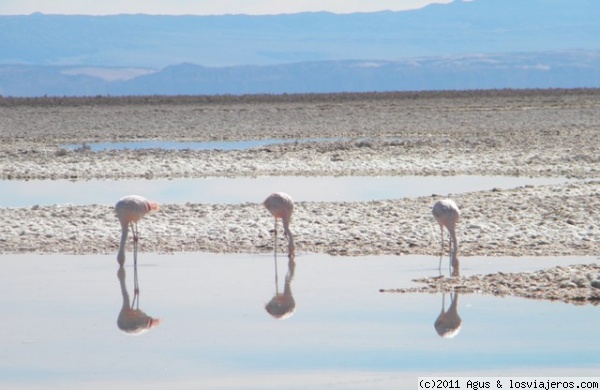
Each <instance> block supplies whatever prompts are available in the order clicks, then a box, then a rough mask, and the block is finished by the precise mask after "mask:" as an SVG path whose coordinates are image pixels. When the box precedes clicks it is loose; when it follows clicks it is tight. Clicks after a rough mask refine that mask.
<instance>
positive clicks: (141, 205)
mask: <svg viewBox="0 0 600 390" xmlns="http://www.w3.org/2000/svg"><path fill="white" fill-rule="evenodd" d="M158 209H159V207H158V204H157V203H155V202H151V201H149V200H147V199H145V198H143V197H141V196H138V195H129V196H126V197H124V198H121V199H119V201H118V202H117V204H116V205H115V213H116V214H117V218H118V219H119V222H121V243H120V244H119V253H118V254H117V261H118V262H119V265H120V266H121V267H123V264H125V243H126V242H127V234H128V233H129V228H131V231H132V234H133V249H134V252H136V251H137V242H138V238H139V236H138V228H137V221H139V220H140V219H142V218H143V217H144V215H146V214H148V213H149V212H150V211H152V210H158ZM136 258H137V256H134V261H135V260H136Z"/></svg>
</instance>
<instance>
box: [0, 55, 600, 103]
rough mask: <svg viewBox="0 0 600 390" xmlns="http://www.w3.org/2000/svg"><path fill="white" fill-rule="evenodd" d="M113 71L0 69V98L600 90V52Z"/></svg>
mask: <svg viewBox="0 0 600 390" xmlns="http://www.w3.org/2000/svg"><path fill="white" fill-rule="evenodd" d="M124 71H127V72H129V73H128V74H130V73H131V72H132V71H131V69H125V70H124ZM118 72H119V69H118V68H89V67H88V68H78V67H72V66H69V67H67V66H52V67H50V66H45V67H39V66H24V65H19V66H16V65H5V66H1V65H0V94H2V95H4V96H17V97H27V96H44V95H48V96H96V95H112V96H122V95H213V94H256V93H270V94H280V93H332V92H368V91H415V90H462V89H496V88H497V89H501V88H600V51H559V52H544V53H505V54H497V55H476V56H448V57H426V58H414V59H410V60H404V61H362V60H344V61H314V62H303V63H294V64H284V65H265V66H237V67H223V68H209V67H204V66H199V65H193V64H180V65H173V66H168V67H166V68H164V69H162V70H160V71H157V72H154V73H148V71H147V70H139V73H140V74H141V75H140V76H137V77H131V76H128V77H122V78H117V79H114V78H112V79H110V80H107V79H106V78H100V77H98V76H90V75H89V74H95V75H98V74H105V73H110V74H113V75H114V74H118ZM85 73H87V74H85Z"/></svg>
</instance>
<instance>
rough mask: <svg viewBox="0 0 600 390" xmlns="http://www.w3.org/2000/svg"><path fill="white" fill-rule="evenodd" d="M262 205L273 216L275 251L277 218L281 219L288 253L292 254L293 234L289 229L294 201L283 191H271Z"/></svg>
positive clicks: (293, 246)
mask: <svg viewBox="0 0 600 390" xmlns="http://www.w3.org/2000/svg"><path fill="white" fill-rule="evenodd" d="M263 206H265V208H266V209H267V210H269V212H270V213H271V215H272V216H273V217H274V218H275V251H277V219H279V218H281V220H282V221H283V233H284V235H285V236H286V237H287V238H288V255H289V256H292V255H294V253H295V251H296V247H295V245H294V236H293V234H292V232H291V231H290V220H291V219H292V213H293V212H294V201H293V200H292V198H291V197H290V196H289V195H287V194H284V193H283V192H275V193H272V194H271V195H269V196H268V197H267V199H265V201H264V202H263Z"/></svg>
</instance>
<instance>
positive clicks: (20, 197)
mask: <svg viewBox="0 0 600 390" xmlns="http://www.w3.org/2000/svg"><path fill="white" fill-rule="evenodd" d="M564 182H566V179H564V178H529V177H504V176H466V175H465V176H342V177H302V176H291V177H290V176H275V177H256V178H243V177H242V178H223V177H216V178H198V179H173V180H169V179H153V180H145V179H138V180H89V181H75V182H73V181H68V180H29V181H14V180H2V181H0V207H27V206H32V205H36V204H37V205H52V204H66V203H70V204H77V205H85V204H113V203H114V202H115V201H116V200H117V199H120V198H121V197H123V196H124V195H129V194H139V195H143V196H145V197H146V198H149V199H153V200H155V201H157V202H159V203H163V204H170V203H186V202H193V203H211V204H216V203H220V204H223V203H224V204H236V203H244V202H253V203H257V202H262V201H263V200H264V198H265V197H266V196H267V195H268V194H269V193H271V192H275V191H284V192H287V193H288V194H290V195H291V196H292V198H293V199H294V200H295V201H312V202H343V201H346V202H352V201H361V202H363V201H370V200H383V199H397V198H404V197H418V196H430V195H432V194H439V195H449V194H452V193H463V192H472V191H482V190H491V189H493V188H501V189H508V188H515V187H518V186H524V185H544V184H559V183H564Z"/></svg>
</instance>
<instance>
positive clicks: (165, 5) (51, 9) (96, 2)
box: [0, 0, 452, 15]
mask: <svg viewBox="0 0 600 390" xmlns="http://www.w3.org/2000/svg"><path fill="white" fill-rule="evenodd" d="M451 2H452V0H0V15H21V14H30V13H33V12H42V13H45V14H82V15H111V14H135V13H144V14H164V15H182V14H193V15H220V14H251V15H263V14H281V13H296V12H305V11H329V12H335V13H350V12H373V11H381V10H392V11H401V10H407V9H415V8H421V7H424V6H426V5H428V4H431V3H451Z"/></svg>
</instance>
